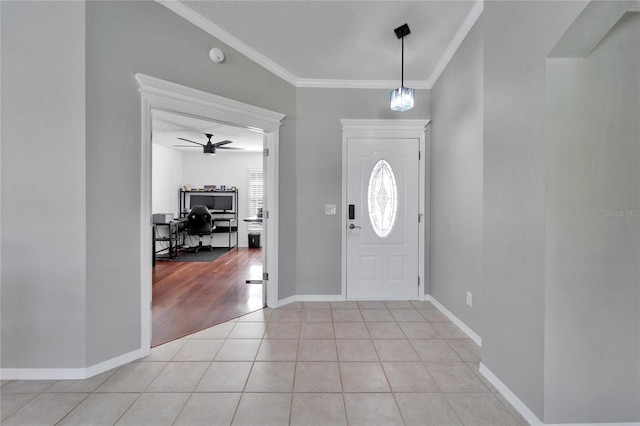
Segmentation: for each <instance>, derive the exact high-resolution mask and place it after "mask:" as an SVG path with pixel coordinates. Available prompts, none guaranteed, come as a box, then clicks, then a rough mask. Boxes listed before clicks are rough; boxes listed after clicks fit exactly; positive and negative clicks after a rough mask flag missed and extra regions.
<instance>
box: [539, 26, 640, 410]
mask: <svg viewBox="0 0 640 426" xmlns="http://www.w3.org/2000/svg"><path fill="white" fill-rule="evenodd" d="M546 90H547V107H548V121H549V139H548V142H547V188H548V190H547V205H546V239H547V240H546V267H547V271H546V273H547V275H546V288H545V300H546V311H545V323H546V325H545V421H546V422H549V423H566V422H581V423H582V422H584V423H595V422H637V421H640V404H639V403H638V401H640V281H639V280H640V172H639V170H640V14H638V13H627V14H626V15H625V16H624V17H623V19H622V20H621V21H620V22H619V23H618V24H617V25H616V26H615V27H614V28H613V29H612V30H611V31H610V32H609V34H608V35H607V36H606V37H605V38H604V39H603V40H602V41H601V42H600V43H599V44H598V46H597V47H596V49H595V50H594V51H593V52H592V53H591V54H590V55H589V56H588V57H587V58H585V59H550V60H548V61H547V89H546Z"/></svg>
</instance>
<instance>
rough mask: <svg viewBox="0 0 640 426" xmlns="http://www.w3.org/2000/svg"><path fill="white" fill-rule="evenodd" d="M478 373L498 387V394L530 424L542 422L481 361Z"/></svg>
mask: <svg viewBox="0 0 640 426" xmlns="http://www.w3.org/2000/svg"><path fill="white" fill-rule="evenodd" d="M480 374H482V375H483V376H484V377H486V379H487V380H488V381H489V383H491V384H492V385H493V386H494V387H495V388H496V389H498V391H499V392H500V394H502V396H504V398H505V399H506V400H507V401H508V402H509V404H511V405H512V406H513V408H515V409H516V410H517V411H518V413H520V415H521V416H522V417H524V419H525V420H526V421H527V422H529V424H530V425H542V424H544V423H543V422H542V421H541V420H540V419H539V418H538V417H537V416H536V415H535V414H533V411H531V410H530V409H529V407H527V406H526V404H525V403H524V402H522V401H521V400H520V398H518V397H517V396H516V394H514V393H513V392H511V389H509V388H508V387H507V385H505V384H504V383H502V381H501V380H500V379H498V377H496V375H495V374H493V373H492V372H491V370H489V369H488V368H487V367H486V366H485V365H484V364H483V363H482V362H480Z"/></svg>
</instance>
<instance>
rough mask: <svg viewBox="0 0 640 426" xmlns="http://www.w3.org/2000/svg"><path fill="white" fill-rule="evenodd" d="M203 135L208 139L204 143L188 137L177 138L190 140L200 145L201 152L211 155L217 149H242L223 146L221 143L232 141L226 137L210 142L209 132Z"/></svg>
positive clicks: (187, 146)
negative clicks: (222, 139) (225, 138)
mask: <svg viewBox="0 0 640 426" xmlns="http://www.w3.org/2000/svg"><path fill="white" fill-rule="evenodd" d="M204 135H205V136H206V137H207V139H208V142H207V143H206V144H204V143H200V142H196V141H190V140H189V139H185V138H178V139H180V140H181V141H186V142H191V143H195V144H197V145H200V146H201V147H202V152H204V153H205V154H211V155H215V153H216V150H217V149H242V148H233V147H230V146H223V145H227V144H230V143H233V141H230V140H228V139H227V140H224V141H220V142H215V143H214V142H211V138H212V137H213V135H212V134H211V133H205V134H204ZM174 146H177V147H183V148H197V147H196V146H193V145H174Z"/></svg>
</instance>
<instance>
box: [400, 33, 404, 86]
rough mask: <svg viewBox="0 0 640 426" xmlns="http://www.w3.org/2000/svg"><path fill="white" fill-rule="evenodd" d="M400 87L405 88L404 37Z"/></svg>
mask: <svg viewBox="0 0 640 426" xmlns="http://www.w3.org/2000/svg"><path fill="white" fill-rule="evenodd" d="M400 86H402V87H404V37H402V65H401V66H400Z"/></svg>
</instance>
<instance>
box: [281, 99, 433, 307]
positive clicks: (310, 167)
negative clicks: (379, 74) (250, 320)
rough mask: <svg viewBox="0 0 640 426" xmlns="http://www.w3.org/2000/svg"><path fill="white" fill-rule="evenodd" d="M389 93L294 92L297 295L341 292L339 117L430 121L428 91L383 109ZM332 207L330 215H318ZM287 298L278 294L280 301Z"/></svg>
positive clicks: (340, 152) (340, 155)
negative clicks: (402, 108)
mask: <svg viewBox="0 0 640 426" xmlns="http://www.w3.org/2000/svg"><path fill="white" fill-rule="evenodd" d="M389 92H390V91H389V90H371V89H298V90H297V108H298V117H297V120H296V130H297V138H296V143H297V148H296V164H297V176H296V180H297V188H296V190H297V194H298V195H297V207H296V208H297V213H298V218H297V220H298V222H297V229H298V233H297V247H298V253H297V259H296V260H297V262H296V263H297V274H296V282H297V287H296V289H295V291H296V293H297V294H301V295H305V294H311V295H313V294H330V295H339V294H341V291H342V288H341V262H342V258H341V249H340V247H341V231H342V230H341V228H340V227H341V220H342V216H341V215H342V211H341V208H340V207H341V206H340V204H341V202H342V130H341V127H340V119H343V118H351V119H356V118H367V119H390V118H403V119H410V118H421V119H426V118H429V117H430V105H431V96H430V91H428V90H416V105H415V107H414V108H413V109H412V110H410V111H408V112H404V113H397V112H394V111H391V110H390V109H389V105H388V101H386V100H387V99H388V98H389ZM325 204H335V205H336V207H337V212H336V215H335V216H327V215H325V213H324V205H325ZM289 295H290V294H287V295H284V294H283V295H281V298H282V297H284V296H289Z"/></svg>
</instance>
